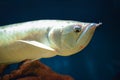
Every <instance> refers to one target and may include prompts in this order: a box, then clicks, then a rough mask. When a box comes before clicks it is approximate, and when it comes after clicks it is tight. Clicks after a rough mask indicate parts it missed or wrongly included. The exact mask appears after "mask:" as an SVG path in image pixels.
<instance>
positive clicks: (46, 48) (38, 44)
mask: <svg viewBox="0 0 120 80" xmlns="http://www.w3.org/2000/svg"><path fill="white" fill-rule="evenodd" d="M18 41H20V42H23V43H25V44H29V45H33V46H35V47H39V48H41V49H45V50H50V51H55V50H54V49H53V48H51V47H49V46H46V45H44V44H42V43H40V42H37V41H26V40H18Z"/></svg>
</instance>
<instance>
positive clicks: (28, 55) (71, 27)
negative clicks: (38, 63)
mask: <svg viewBox="0 0 120 80" xmlns="http://www.w3.org/2000/svg"><path fill="white" fill-rule="evenodd" d="M99 25H101V23H98V24H97V23H85V22H79V21H72V20H37V21H29V22H24V23H17V24H11V25H6V26H1V27H0V64H11V63H17V62H20V61H23V60H26V59H31V60H36V59H40V58H49V57H53V56H56V55H60V56H69V55H72V54H75V53H77V52H79V51H81V50H82V49H83V48H85V47H86V45H87V44H88V43H89V42H90V40H91V38H92V36H93V34H94V31H95V29H96V27H97V26H99Z"/></svg>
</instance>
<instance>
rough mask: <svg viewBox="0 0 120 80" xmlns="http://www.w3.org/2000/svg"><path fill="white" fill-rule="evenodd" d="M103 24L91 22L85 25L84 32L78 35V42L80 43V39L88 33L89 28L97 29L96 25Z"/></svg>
mask: <svg viewBox="0 0 120 80" xmlns="http://www.w3.org/2000/svg"><path fill="white" fill-rule="evenodd" d="M100 25H102V23H101V22H100V23H89V24H88V25H86V26H85V28H84V30H83V32H82V34H80V36H79V37H78V39H77V44H78V43H79V41H80V40H81V39H82V38H83V36H84V35H85V34H86V32H87V31H88V30H89V29H93V30H95V28H96V27H98V26H100Z"/></svg>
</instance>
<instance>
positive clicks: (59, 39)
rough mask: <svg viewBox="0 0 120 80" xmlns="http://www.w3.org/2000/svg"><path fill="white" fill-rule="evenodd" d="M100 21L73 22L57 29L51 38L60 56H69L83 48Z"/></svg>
mask: <svg viewBox="0 0 120 80" xmlns="http://www.w3.org/2000/svg"><path fill="white" fill-rule="evenodd" d="M99 25H101V23H98V24H97V23H83V22H78V23H73V24H68V25H67V26H63V27H61V29H58V32H57V33H54V34H55V35H56V36H54V38H52V40H53V42H54V44H55V45H56V50H57V51H58V52H59V54H58V55H60V56H69V55H72V54H75V53H77V52H79V51H81V50H82V49H84V48H85V47H86V46H87V44H88V43H89V42H90V40H91V38H92V36H93V34H94V32H95V29H96V27H97V26H99Z"/></svg>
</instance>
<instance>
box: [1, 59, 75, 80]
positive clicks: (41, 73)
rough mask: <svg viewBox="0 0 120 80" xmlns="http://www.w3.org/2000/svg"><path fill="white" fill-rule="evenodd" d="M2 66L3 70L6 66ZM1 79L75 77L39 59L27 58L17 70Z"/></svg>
mask: <svg viewBox="0 0 120 80" xmlns="http://www.w3.org/2000/svg"><path fill="white" fill-rule="evenodd" d="M0 68H1V69H0V70H1V72H2V70H3V69H5V66H3V65H2V67H0ZM0 80H73V78H72V77H70V76H68V75H60V74H58V73H56V72H54V71H52V70H51V69H50V68H49V67H48V66H46V65H44V64H43V63H41V62H40V61H39V60H36V61H33V62H30V61H29V60H26V61H24V62H23V63H22V65H21V66H20V67H19V68H18V69H17V70H14V71H12V72H11V73H10V74H6V75H3V76H1V77H0Z"/></svg>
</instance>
